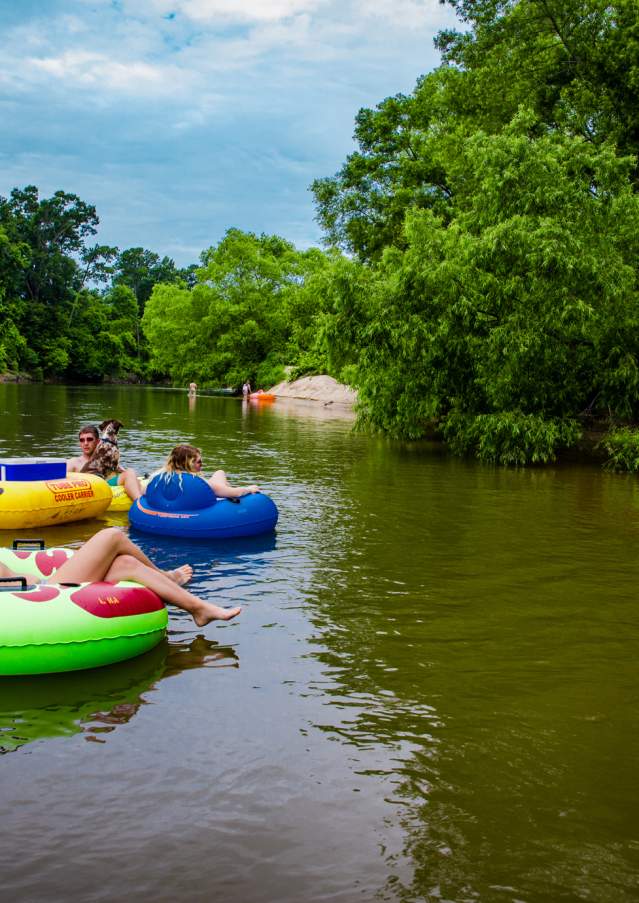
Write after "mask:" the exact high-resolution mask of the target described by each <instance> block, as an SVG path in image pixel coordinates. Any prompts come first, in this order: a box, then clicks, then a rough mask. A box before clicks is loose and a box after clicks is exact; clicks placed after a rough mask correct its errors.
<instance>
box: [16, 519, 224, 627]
mask: <svg viewBox="0 0 639 903" xmlns="http://www.w3.org/2000/svg"><path fill="white" fill-rule="evenodd" d="M192 574H193V568H192V567H191V565H190V564H183V565H181V566H180V567H178V568H175V570H173V571H162V570H160V569H159V568H158V567H156V565H154V564H153V562H152V561H151V560H150V559H149V558H147V556H146V555H145V554H144V552H143V551H142V550H141V549H140V548H139V547H138V546H136V545H135V543H133V542H131V540H130V539H128V537H126V536H125V535H124V533H122V532H121V530H119V529H118V528H117V527H107V528H105V529H104V530H100V531H99V533H96V534H95V535H94V536H92V537H91V539H88V540H87V541H86V542H85V543H84V545H83V546H82V547H81V548H80V549H78V550H77V551H76V552H74V554H73V556H72V557H71V558H69V559H68V560H67V561H65V563H64V564H62V565H61V566H60V567H59V568H58V569H57V571H56V572H55V574H53V575H52V576H51V577H48V578H46V579H44V580H39V578H37V577H33V575H30V574H21V573H19V572H17V571H13V570H11V568H8V567H6V566H5V565H3V564H0V577H8V578H13V577H15V578H16V579H17V578H19V577H24V578H25V579H26V581H27V583H28V584H33V583H38V582H39V583H46V584H49V585H51V586H55V585H56V584H57V583H95V582H99V581H101V580H106V581H108V582H110V583H118V582H119V581H120V580H132V581H134V582H135V583H140V584H142V586H146V587H148V589H150V590H153V592H154V593H157V595H158V596H160V598H161V599H163V600H164V601H165V602H170V603H171V604H172V605H177V607H178V608H181V609H183V611H187V612H188V613H189V614H190V615H191V617H192V618H193V620H194V621H195V623H196V624H197V626H198V627H204V625H205V624H208V623H209V622H210V621H215V620H221V621H230V620H231V618H235V617H236V616H237V615H239V613H240V612H241V610H242V609H241V608H239V607H237V608H220V606H219V605H213V603H211V602H205V601H204V600H203V599H200V598H198V597H197V596H194V595H193V593H190V592H189V591H188V590H186V589H184V588H183V584H185V583H188V581H189V580H190V579H191V576H192Z"/></svg>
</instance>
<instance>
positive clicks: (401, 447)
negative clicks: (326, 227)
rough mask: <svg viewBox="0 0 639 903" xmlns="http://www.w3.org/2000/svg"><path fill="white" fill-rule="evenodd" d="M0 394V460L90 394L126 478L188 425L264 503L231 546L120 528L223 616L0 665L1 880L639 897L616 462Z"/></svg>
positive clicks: (637, 512)
mask: <svg viewBox="0 0 639 903" xmlns="http://www.w3.org/2000/svg"><path fill="white" fill-rule="evenodd" d="M0 415H1V417H2V428H1V430H0V454H2V455H12V456H14V455H32V454H47V455H55V456H58V455H60V456H64V457H68V456H70V455H71V454H73V453H75V450H76V435H77V431H78V429H79V427H80V426H82V425H84V424H85V423H92V422H93V423H95V422H99V421H100V420H101V419H104V418H106V417H110V416H117V417H118V418H119V419H121V420H122V421H124V423H125V427H124V429H123V430H122V432H121V434H120V438H121V449H122V456H123V460H124V462H125V463H126V464H128V465H132V466H135V467H137V468H138V469H139V470H140V471H144V470H151V469H153V468H155V467H156V466H158V465H159V464H160V463H161V462H162V460H163V459H164V457H165V455H166V453H167V452H168V450H169V449H170V448H171V447H172V446H173V445H174V444H176V443H177V442H178V441H192V442H194V443H195V444H197V445H198V446H200V447H201V448H202V450H203V453H204V460H205V466H208V468H209V469H214V468H217V467H224V469H225V470H227V472H228V473H229V474H230V475H231V477H232V478H233V479H235V480H237V481H241V482H257V483H259V484H260V485H261V486H262V487H263V488H264V490H265V491H266V492H268V493H269V494H270V495H271V496H272V497H273V499H274V500H275V501H276V503H277V505H278V508H279V511H280V521H279V524H278V528H277V531H276V533H275V535H273V536H266V537H261V538H256V539H253V540H242V541H236V542H227V543H225V544H220V543H217V544H212V543H206V542H198V543H193V542H186V541H180V540H170V539H164V538H152V537H147V536H144V535H143V534H136V533H134V532H133V531H132V532H131V535H132V537H133V538H134V539H135V540H136V541H138V542H139V543H140V544H141V545H142V546H143V548H144V549H145V551H147V552H148V553H149V554H151V555H152V556H153V557H155V559H156V560H157V561H158V562H159V563H161V564H162V563H163V564H165V565H166V566H167V567H170V566H173V565H175V564H179V563H181V562H183V561H190V562H191V563H192V564H193V566H194V568H195V579H194V583H193V587H194V591H195V592H197V593H199V594H201V595H204V596H205V597H206V598H208V599H210V600H213V601H216V602H217V603H219V604H224V605H235V604H238V603H240V602H241V603H242V605H243V606H244V609H243V612H242V615H241V616H240V617H239V618H238V619H237V620H236V621H233V622H231V623H229V624H222V625H221V624H213V625H209V626H208V627H207V628H205V629H203V630H202V629H199V628H197V627H195V626H194V625H193V623H192V621H191V620H190V618H189V617H188V616H186V615H184V614H183V613H181V612H179V611H176V610H172V611H171V612H170V619H169V637H168V641H167V642H166V643H165V644H162V645H160V646H159V647H158V648H156V649H155V650H154V651H152V652H151V653H149V654H147V655H146V656H143V657H141V658H138V659H136V660H133V661H131V662H128V663H123V664H121V665H117V666H112V667H109V668H104V669H100V670H96V671H92V672H91V671H89V672H81V673H76V674H69V675H60V676H54V677H45V678H38V679H24V680H7V679H2V680H0V747H1V749H2V751H3V752H4V755H0V777H1V781H0V801H1V804H2V821H3V831H2V835H3V839H2V844H1V846H0V868H1V870H2V884H3V890H4V894H5V895H6V897H7V899H11V900H14V901H16V900H19V901H22V900H24V901H27V900H28V901H30V903H31V901H47V903H50V901H57V900H63V899H64V900H69V899H71V900H82V901H93V900H96V901H112V900H116V899H118V900H119V899H122V898H125V897H126V898H128V899H130V900H134V901H150V900H153V901H175V900H180V901H210V900H214V899H222V898H223V899H224V901H225V903H262V901H264V903H274V901H277V903H299V901H308V903H315V901H331V903H350V901H373V900H391V901H417V900H419V901H433V903H435V901H436V903H441V901H455V903H462V901H505V903H506V901H508V903H519V901H525V903H542V901H564V900H565V901H573V900H574V901H577V900H584V901H597V903H607V901H610V903H613V901H614V903H626V901H628V903H629V901H631V900H632V901H635V900H637V899H638V895H639V881H638V869H637V866H638V863H639V821H638V818H637V813H638V812H639V768H638V760H639V757H638V753H639V729H638V724H639V674H638V667H637V662H638V658H639V625H638V620H639V616H638V608H637V595H638V593H637V586H638V583H639V559H638V556H637V549H638V547H639V492H638V490H637V482H636V479H635V478H634V477H628V476H619V475H612V474H608V473H605V472H602V471H601V470H599V469H597V468H596V467H594V466H593V467H586V466H581V467H576V466H575V467H573V466H571V467H568V466H565V467H550V468H544V469H543V470H542V469H527V470H504V469H494V468H490V467H486V466H482V465H479V464H477V463H475V462H469V461H461V460H458V459H453V458H449V457H447V456H445V455H443V454H442V453H441V451H440V450H439V449H437V448H436V447H431V446H427V445H423V444H399V443H393V442H390V441H386V440H384V439H379V438H371V437H367V436H363V435H360V434H357V433H354V432H353V431H352V422H351V421H350V420H349V419H348V418H343V417H339V416H338V415H337V412H336V411H335V410H334V409H332V408H330V407H327V408H325V407H322V406H321V405H316V406H312V405H304V406H295V405H290V404H288V405H285V404H283V403H281V402H280V401H278V402H276V403H275V404H274V405H272V406H268V407H267V406H261V407H256V406H253V405H249V406H246V405H243V404H242V402H241V401H239V400H236V399H228V398H213V397H204V396H199V397H197V398H195V399H191V400H189V399H188V398H187V396H186V393H185V392H184V391H181V392H179V391H173V390H161V389H138V388H118V387H109V388H103V387H99V388H87V387H82V388H75V387H60V386H55V387H54V386H45V387H43V386H16V385H0ZM106 523H110V524H114V523H116V524H121V525H122V526H123V528H125V529H128V525H127V518H126V515H112V516H111V518H110V519H105V520H103V521H87V522H80V523H76V524H69V525H66V526H64V527H58V528H55V529H53V528H49V529H41V530H40V531H39V532H40V533H42V535H43V536H44V538H45V540H46V542H47V544H48V545H61V544H67V543H68V544H77V543H78V542H79V541H81V540H83V539H86V538H87V537H88V536H90V535H92V533H93V532H95V530H96V529H98V528H99V527H100V526H104V524H106ZM29 532H30V533H31V534H32V533H33V531H29ZM12 538H13V533H12V534H7V533H6V531H5V532H2V533H0V541H1V542H2V545H6V544H7V543H8V542H9V541H10V540H11V539H12Z"/></svg>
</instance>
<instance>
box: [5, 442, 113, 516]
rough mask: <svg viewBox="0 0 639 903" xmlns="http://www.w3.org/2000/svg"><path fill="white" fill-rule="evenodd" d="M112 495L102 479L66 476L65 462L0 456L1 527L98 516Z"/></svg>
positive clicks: (83, 475)
mask: <svg viewBox="0 0 639 903" xmlns="http://www.w3.org/2000/svg"><path fill="white" fill-rule="evenodd" d="M112 499H113V494H112V492H111V487H110V486H109V485H108V484H107V483H106V482H105V481H104V480H103V479H102V478H101V477H97V476H94V475H93V474H88V473H72V474H69V475H68V476H67V468H66V463H65V461H63V460H60V459H52V458H0V529H2V530H13V529H18V530H19V529H23V528H29V527H51V526H54V525H56V524H65V523H68V522H69V521H76V520H86V519H87V518H90V517H100V516H101V515H102V514H104V512H105V511H106V510H107V508H108V507H109V505H110V504H111V501H112Z"/></svg>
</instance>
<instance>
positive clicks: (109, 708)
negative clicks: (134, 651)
mask: <svg viewBox="0 0 639 903" xmlns="http://www.w3.org/2000/svg"><path fill="white" fill-rule="evenodd" d="M237 667H239V659H238V656H237V653H236V652H235V650H234V649H233V648H232V647H230V646H222V645H220V644H219V643H216V642H215V641H213V640H209V639H207V638H206V637H204V636H202V635H198V636H196V637H195V638H194V639H193V640H191V642H188V643H181V642H174V641H169V642H164V643H161V644H160V645H159V646H156V648H155V649H152V650H151V651H150V652H147V653H146V654H145V655H142V656H139V657H138V658H136V659H133V660H132V661H128V662H121V663H120V664H117V665H111V666H109V667H105V668H96V669H94V670H92V671H82V672H78V671H76V672H72V673H68V674H48V675H42V676H38V677H26V678H25V677H23V678H3V679H2V681H0V754H4V753H9V752H14V751H15V750H17V749H19V748H20V747H22V746H26V745H27V744H29V743H34V742H35V741H37V740H44V739H50V738H53V737H69V736H71V735H73V734H80V733H83V734H84V735H85V739H86V740H89V741H92V742H94V743H103V742H105V738H104V735H105V734H108V733H110V732H111V731H114V730H115V729H116V728H117V727H118V725H121V724H126V723H127V722H129V721H130V720H131V719H132V718H133V717H134V715H135V714H136V713H137V712H138V711H139V709H140V707H141V706H143V705H148V704H149V702H150V700H149V699H147V698H146V694H148V693H151V692H153V691H154V690H155V689H157V687H158V684H159V683H160V681H162V680H165V679H166V678H168V677H174V676H176V675H178V674H181V673H183V672H185V671H190V670H193V669H197V668H237Z"/></svg>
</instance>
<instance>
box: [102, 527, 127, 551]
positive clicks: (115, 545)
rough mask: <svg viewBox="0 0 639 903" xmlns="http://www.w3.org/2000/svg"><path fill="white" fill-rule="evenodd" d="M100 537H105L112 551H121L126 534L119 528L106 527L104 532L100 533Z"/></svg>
mask: <svg viewBox="0 0 639 903" xmlns="http://www.w3.org/2000/svg"><path fill="white" fill-rule="evenodd" d="M100 536H103V537H104V539H105V541H106V542H107V543H108V545H109V547H110V548H112V549H119V548H120V546H121V545H122V540H123V539H124V534H123V533H122V531H121V530H120V529H119V527H105V528H104V530H101V531H100Z"/></svg>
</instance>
